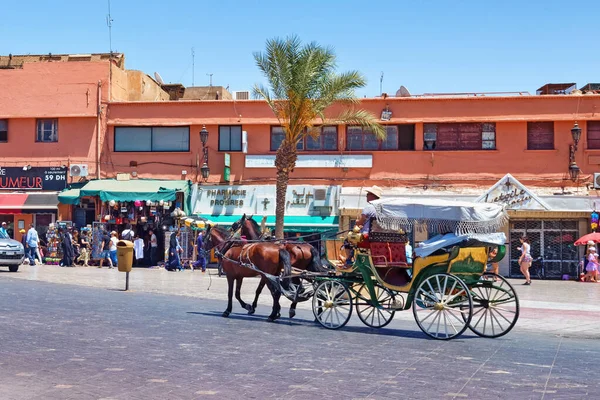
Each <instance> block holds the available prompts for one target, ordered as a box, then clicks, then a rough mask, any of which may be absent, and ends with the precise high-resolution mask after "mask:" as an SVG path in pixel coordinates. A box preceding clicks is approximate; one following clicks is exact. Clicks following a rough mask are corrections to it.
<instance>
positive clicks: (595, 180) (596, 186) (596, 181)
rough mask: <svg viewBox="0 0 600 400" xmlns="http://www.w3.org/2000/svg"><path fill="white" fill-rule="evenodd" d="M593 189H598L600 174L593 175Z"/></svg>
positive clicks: (599, 187)
mask: <svg viewBox="0 0 600 400" xmlns="http://www.w3.org/2000/svg"><path fill="white" fill-rule="evenodd" d="M594 189H600V173H598V172H596V173H595V174H594Z"/></svg>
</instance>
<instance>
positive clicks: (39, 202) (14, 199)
mask: <svg viewBox="0 0 600 400" xmlns="http://www.w3.org/2000/svg"><path fill="white" fill-rule="evenodd" d="M57 208H58V194H57V193H0V214H18V213H27V212H32V211H37V210H40V211H42V210H56V209H57Z"/></svg>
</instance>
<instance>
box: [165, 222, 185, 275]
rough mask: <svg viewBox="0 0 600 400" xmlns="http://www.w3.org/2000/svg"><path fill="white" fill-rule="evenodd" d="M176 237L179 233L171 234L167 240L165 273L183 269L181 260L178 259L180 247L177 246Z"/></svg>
mask: <svg viewBox="0 0 600 400" xmlns="http://www.w3.org/2000/svg"><path fill="white" fill-rule="evenodd" d="M178 237H179V231H177V232H173V233H171V237H170V238H169V260H168V261H167V264H165V269H166V270H167V271H181V270H182V269H183V266H182V265H181V259H180V258H179V253H180V251H181V246H179V240H178Z"/></svg>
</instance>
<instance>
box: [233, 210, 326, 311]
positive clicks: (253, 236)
mask: <svg viewBox="0 0 600 400" xmlns="http://www.w3.org/2000/svg"><path fill="white" fill-rule="evenodd" d="M231 229H232V231H234V232H235V231H237V230H240V232H241V234H242V235H243V236H246V239H248V240H250V241H255V242H256V241H262V243H264V241H267V242H268V241H271V239H270V238H263V236H262V234H261V232H260V227H259V226H258V223H257V222H256V221H255V220H254V219H252V218H251V217H250V218H249V217H247V216H246V214H244V215H243V216H242V218H240V219H239V220H238V221H236V222H235V223H234V224H233V225H232V228H231ZM279 243H280V245H282V246H284V248H285V249H286V250H287V252H288V253H289V254H290V261H291V264H292V267H294V268H297V269H300V270H303V271H307V270H308V271H311V272H327V271H329V270H328V269H327V268H325V267H323V265H322V263H321V257H320V256H319V252H318V251H317V249H315V248H314V247H313V246H311V245H310V244H308V243H301V242H288V241H281V242H279ZM295 280H296V281H295V282H293V283H295V284H297V285H299V284H300V281H299V278H296V279H295ZM266 283H267V282H266V280H265V279H264V278H263V279H261V281H260V283H259V284H258V287H257V288H256V295H255V297H254V301H253V302H252V308H256V306H257V304H258V297H259V296H260V294H261V292H262V290H263V288H264V286H265V284H266ZM297 304H298V302H297V301H293V300H292V305H291V306H290V318H293V317H294V316H295V315H296V305H297Z"/></svg>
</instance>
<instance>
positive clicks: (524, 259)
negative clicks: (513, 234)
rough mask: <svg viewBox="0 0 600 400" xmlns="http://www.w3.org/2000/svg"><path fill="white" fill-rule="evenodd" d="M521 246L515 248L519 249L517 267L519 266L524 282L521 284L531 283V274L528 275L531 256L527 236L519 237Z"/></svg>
mask: <svg viewBox="0 0 600 400" xmlns="http://www.w3.org/2000/svg"><path fill="white" fill-rule="evenodd" d="M519 241H520V242H521V246H520V247H517V250H520V251H521V257H519V267H521V273H522V274H523V276H525V283H524V284H523V285H531V276H530V275H529V268H530V267H531V262H532V261H533V258H532V257H531V244H530V243H529V239H528V238H527V236H523V237H521V238H520V239H519Z"/></svg>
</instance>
